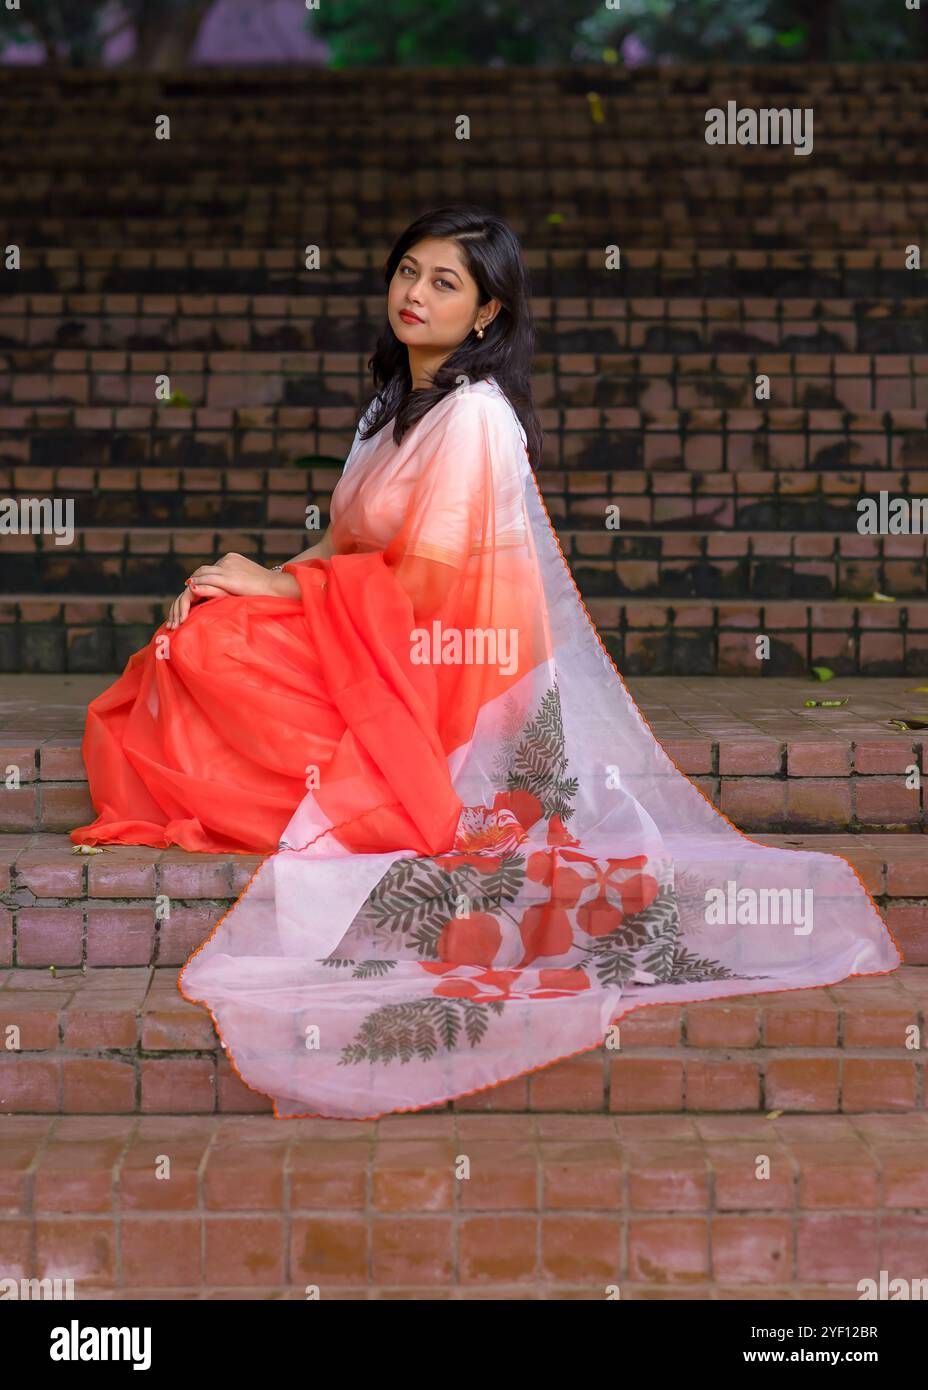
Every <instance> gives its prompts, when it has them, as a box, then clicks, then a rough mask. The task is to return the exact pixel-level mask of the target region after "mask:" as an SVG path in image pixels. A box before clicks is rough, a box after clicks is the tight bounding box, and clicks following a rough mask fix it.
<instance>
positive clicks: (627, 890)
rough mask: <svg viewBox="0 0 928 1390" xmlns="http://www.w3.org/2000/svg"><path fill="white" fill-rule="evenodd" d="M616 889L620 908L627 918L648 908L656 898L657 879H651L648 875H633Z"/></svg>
mask: <svg viewBox="0 0 928 1390" xmlns="http://www.w3.org/2000/svg"><path fill="white" fill-rule="evenodd" d="M618 887H619V896H620V897H621V899H622V906H623V907H624V909H625V913H626V916H628V917H631V916H632V915H633V913H635V912H641V911H642V910H643V909H644V908H646V907H650V906H651V904H652V903H653V901H654V899H655V898H656V897H657V890H658V883H657V879H656V878H652V877H651V875H650V874H633V875H632V877H631V878H627V879H626V880H625V882H624V883H620V884H619V885H618Z"/></svg>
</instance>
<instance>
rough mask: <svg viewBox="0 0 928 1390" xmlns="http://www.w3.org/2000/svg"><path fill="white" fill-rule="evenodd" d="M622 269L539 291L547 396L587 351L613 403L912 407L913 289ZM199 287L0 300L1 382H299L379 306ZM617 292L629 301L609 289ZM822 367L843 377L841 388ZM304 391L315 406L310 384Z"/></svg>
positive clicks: (346, 288) (339, 284)
mask: <svg viewBox="0 0 928 1390" xmlns="http://www.w3.org/2000/svg"><path fill="white" fill-rule="evenodd" d="M23 273H24V274H28V273H29V272H28V270H27V271H24V272H23ZM630 274H631V273H630V272H629V275H625V276H624V277H623V273H622V272H617V273H615V275H613V276H612V278H610V280H609V281H608V285H607V284H606V283H605V282H604V281H603V280H602V278H601V280H600V283H599V285H593V284H591V285H590V287H589V291H588V293H589V300H588V302H586V303H584V302H583V301H580V302H579V303H578V299H577V296H579V294H581V293H582V287H577V292H576V294H575V295H574V296H568V295H566V294H565V292H564V290H563V288H561V289H560V291H559V292H558V293H557V294H551V295H548V296H545V297H544V298H539V297H537V293H536V298H534V299H533V315H534V317H535V320H536V330H537V342H536V355H537V356H539V357H543V356H545V355H554V354H560V355H562V356H564V357H566V358H567V359H568V364H567V365H566V366H565V368H564V369H562V370H561V371H560V372H559V378H560V377H564V376H566V377H568V380H567V381H566V382H565V383H564V388H563V390H560V391H559V394H558V395H557V396H555V395H554V394H553V393H552V399H559V400H560V401H565V400H566V401H568V402H569V401H570V389H571V388H570V381H569V377H570V375H571V374H572V371H573V370H576V369H572V368H571V367H570V365H569V363H570V360H571V358H572V357H575V356H576V355H577V354H579V353H585V354H595V356H596V358H597V360H598V361H599V363H600V364H601V369H602V371H603V372H604V373H607V374H609V375H610V376H613V377H616V378H618V380H616V381H610V380H609V379H608V376H607V380H606V381H605V382H604V383H603V384H602V385H601V386H598V388H597V395H598V398H599V400H600V401H601V402H603V403H609V404H615V405H636V404H639V403H640V404H642V405H646V406H649V407H653V408H656V409H663V408H669V407H670V406H671V405H672V404H673V403H674V402H673V401H672V400H669V399H667V398H666V397H661V396H660V395H659V394H658V392H657V390H656V388H657V387H658V386H660V385H664V386H666V387H667V390H668V392H669V391H670V390H671V387H675V388H676V393H677V395H682V396H683V399H682V400H680V401H679V404H680V405H684V406H694V407H699V406H702V405H705V404H706V403H707V401H706V397H707V395H708V394H709V392H710V391H712V390H715V391H716V392H717V394H719V395H721V396H724V398H725V399H723V400H721V401H720V402H719V404H720V405H741V406H744V407H749V406H752V405H753V404H754V395H753V392H754V381H753V378H754V376H755V375H756V374H757V373H758V372H766V373H768V374H769V375H771V376H772V377H773V378H774V380H773V384H772V391H773V399H774V402H775V403H778V404H780V405H784V404H785V405H793V404H796V405H802V404H807V405H809V406H815V405H817V404H818V403H819V402H818V400H817V399H816V398H817V397H818V396H822V395H824V396H825V397H826V408H830V407H831V399H830V398H831V397H833V396H836V395H837V394H838V393H839V391H842V394H843V397H844V399H842V400H841V401H839V406H845V407H846V408H848V409H863V410H866V409H882V408H891V407H893V406H897V405H898V406H902V407H903V408H905V407H907V406H909V405H910V404H911V405H912V406H917V405H920V404H924V402H923V400H922V399H921V396H920V394H919V386H920V384H921V382H922V379H923V376H924V369H923V368H922V369H921V370H918V369H917V368H916V369H914V370H912V371H911V376H912V377H913V378H914V379H913V380H912V381H911V383H910V384H909V389H908V398H907V399H906V400H900V399H898V397H900V396H901V395H902V394H903V392H902V388H901V386H900V384H899V382H898V380H896V378H898V377H900V376H903V377H905V376H908V375H909V374H910V366H909V363H908V360H907V359H908V358H909V357H910V356H911V355H914V356H915V357H916V359H918V358H919V357H924V355H925V350H926V347H928V324H926V316H928V310H926V303H928V301H926V300H925V298H916V297H912V296H911V294H910V293H909V292H908V291H904V290H903V291H902V292H901V293H899V294H897V295H896V296H895V297H889V296H888V295H883V296H881V297H880V298H877V299H862V298H861V299H839V298H837V297H836V296H835V297H829V298H824V297H817V296H816V297H805V298H802V297H800V293H799V291H800V287H799V286H797V285H795V284H793V285H792V286H791V287H790V291H791V292H790V293H789V294H788V297H785V298H784V299H781V300H775V299H766V298H764V299H762V298H760V297H759V295H752V296H750V297H745V298H740V299H739V298H735V297H734V296H733V295H730V296H726V297H724V298H715V299H711V298H706V299H703V298H695V297H691V296H690V295H689V294H688V293H687V290H686V289H685V288H684V287H681V288H680V289H679V290H678V291H677V294H676V295H675V296H673V297H672V298H639V297H637V294H636V291H635V288H634V285H633V284H632V283H631V282H630ZM206 281H207V283H206V286H200V292H199V293H196V294H189V295H180V296H178V295H176V294H160V295H159V294H151V293H149V294H145V293H142V294H138V295H135V294H128V293H121V294H117V293H111V294H106V295H92V294H77V293H69V294H58V295H55V294H52V293H45V294H38V293H36V294H26V293H23V294H19V295H16V296H9V297H8V298H7V299H6V300H5V301H4V302H3V304H2V305H0V309H2V312H0V345H2V346H3V348H4V349H5V350H6V351H5V363H4V365H5V368H6V370H7V371H8V372H9V373H10V374H11V375H10V377H9V378H5V379H3V380H2V382H0V384H2V385H3V388H4V394H7V393H8V392H12V396H13V399H14V400H18V399H21V398H22V397H23V394H24V391H25V389H26V386H25V385H24V383H23V378H24V377H26V378H27V379H28V380H31V379H32V378H33V377H34V376H35V374H37V373H43V372H44V373H52V374H56V373H60V374H62V375H70V374H73V373H77V372H93V373H95V374H97V375H101V376H103V377H104V378H107V379H108V378H109V377H110V376H113V375H115V374H122V375H125V376H127V377H129V376H131V374H132V373H133V372H136V373H139V374H144V373H148V374H150V375H153V374H154V373H155V372H163V371H173V372H174V373H175V374H177V373H183V374H184V375H185V377H187V376H195V375H196V374H198V373H199V374H202V373H203V372H204V371H209V372H210V373H212V374H232V373H240V374H242V375H244V376H249V375H252V374H259V375H261V374H266V373H270V372H283V373H288V374H289V375H290V377H291V378H295V380H296V382H297V383H299V381H300V380H301V379H303V378H305V377H306V375H307V370H308V366H309V364H308V363H307V358H306V354H310V355H311V356H310V362H311V361H312V358H313V357H317V356H319V357H321V356H322V355H323V354H326V355H328V356H330V357H333V358H334V357H337V356H338V355H339V354H343V355H344V354H345V353H346V352H348V351H350V350H351V349H352V347H353V346H354V347H356V349H357V350H359V351H360V350H362V344H363V342H364V341H366V340H369V339H370V337H371V335H372V334H373V333H375V332H376V330H377V327H378V326H379V323H380V321H381V320H382V318H383V313H384V306H383V293H382V291H381V293H380V294H377V293H376V291H374V290H373V287H371V291H373V292H371V291H368V292H367V293H366V294H365V292H364V286H362V285H361V284H359V282H358V279H357V276H355V275H352V277H351V280H348V279H346V278H345V277H342V279H341V280H339V279H338V278H337V277H333V278H332V280H331V281H330V282H329V283H326V284H320V282H319V280H318V278H314V279H313V280H312V282H311V283H309V284H306V283H304V284H303V285H302V287H301V288H300V289H299V290H298V291H286V292H285V290H284V289H283V288H280V289H278V290H277V292H276V293H271V294H268V295H261V294H258V293H253V294H251V295H246V294H242V295H222V294H209V293H206V292H205V290H206V289H208V288H209V277H208V276H207V277H206ZM23 288H24V287H23ZM625 288H627V289H628V295H627V297H622V291H623V289H625ZM607 292H608V293H607ZM903 296H904V297H903ZM594 305H595V307H594ZM662 363H663V364H664V365H663V366H662V365H661V364H662ZM873 368H876V369H877V370H876V372H874V371H873V370H872V369H873ZM836 369H841V370H840V371H836ZM342 370H344V369H342ZM830 372H832V373H835V375H839V376H840V377H841V378H843V377H845V376H846V377H848V378H849V383H850V384H849V383H847V382H843V381H837V380H835V379H834V377H833V376H832V375H829V373H830ZM816 373H818V375H815V374H816ZM329 375H330V373H329V371H328V369H327V371H326V378H327V379H328V378H329ZM353 375H354V379H355V380H356V379H357V376H356V374H353ZM871 375H879V377H880V378H882V377H884V376H885V377H887V378H890V379H891V380H892V381H893V382H894V385H893V387H892V390H891V391H890V390H889V388H888V386H887V383H886V382H884V381H883V380H882V379H881V380H879V381H874V382H872V383H871V382H870V381H868V380H867V378H868V377H869V376H871ZM807 376H808V377H809V378H810V379H809V381H808V383H807V381H806V377H807ZM795 377H798V378H799V381H798V382H796V383H795V385H794V384H793V381H792V378H795ZM861 377H863V378H864V383H863V384H862V383H861V380H860V378H861ZM677 378H685V379H683V380H679V381H678V380H677ZM745 378H750V379H749V380H748V381H747V382H745ZM28 380H27V384H28ZM348 384H349V385H350V386H353V384H354V382H353V381H351V382H349V383H348ZM540 386H541V387H542V389H543V383H540ZM864 387H865V388H866V389H864ZM842 388H843V390H842ZM649 392H650V393H651V394H650V397H649V396H648V393H649ZM317 395H318V398H320V399H324V396H323V395H322V392H321V391H319V392H318V393H317ZM805 396H810V397H811V399H809V400H805V399H804V397H805ZM890 396H892V397H893V398H892V399H888V398H887V397H890ZM797 397H798V398H797ZM578 403H583V400H582V398H581V400H580V401H579V402H578Z"/></svg>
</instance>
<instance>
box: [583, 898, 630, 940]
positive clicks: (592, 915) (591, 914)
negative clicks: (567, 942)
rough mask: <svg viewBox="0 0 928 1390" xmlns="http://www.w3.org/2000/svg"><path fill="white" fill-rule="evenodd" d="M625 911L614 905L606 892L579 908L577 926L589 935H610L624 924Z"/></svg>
mask: <svg viewBox="0 0 928 1390" xmlns="http://www.w3.org/2000/svg"><path fill="white" fill-rule="evenodd" d="M624 917H625V913H624V912H622V911H621V910H620V909H619V908H617V907H614V906H613V905H612V903H611V902H610V901H609V899H608V898H607V897H606V895H605V893H600V895H599V897H597V898H593V899H592V900H591V901H590V902H588V903H583V905H582V906H581V907H578V908H577V926H578V927H581V928H582V929H583V931H585V932H586V934H587V936H608V935H609V933H610V932H611V931H615V929H616V927H620V926H621V925H622V921H623V919H624Z"/></svg>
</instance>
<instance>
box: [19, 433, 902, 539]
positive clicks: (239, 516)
mask: <svg viewBox="0 0 928 1390" xmlns="http://www.w3.org/2000/svg"><path fill="white" fill-rule="evenodd" d="M82 442H86V436H85V439H84V441H80V440H77V439H75V440H74V448H73V450H72V453H74V454H76V453H78V452H80V450H81V444H82ZM54 443H55V448H56V449H58V448H59V447H60V449H61V451H62V452H64V441H63V440H61V441H60V442H59V441H58V440H55V441H54ZM2 448H3V446H2V443H0V452H2ZM35 452H36V453H38V452H39V451H38V450H36V451H35ZM340 472H341V470H340V469H339V468H338V467H324V466H320V467H316V466H314V465H313V464H312V463H309V462H307V463H306V464H304V465H302V466H299V465H297V466H295V465H291V466H289V467H282V468H268V467H265V468H260V467H256V468H244V467H243V468H163V467H157V466H152V467H129V468H123V467H120V466H118V465H112V466H109V467H105V466H104V467H95V466H94V465H93V464H92V463H90V462H88V464H87V465H86V466H85V467H70V466H63V467H57V468H56V467H54V466H53V465H49V466H48V467H42V466H37V465H36V464H34V463H32V464H28V465H22V466H18V467H17V466H7V467H3V466H0V487H2V488H4V489H5V495H6V496H8V497H12V496H19V497H22V498H26V497H35V496H36V494H37V493H39V494H41V495H45V496H48V495H51V496H52V497H54V496H56V495H57V496H59V497H61V498H71V499H73V501H74V506H75V515H76V516H78V517H80V519H81V522H82V525H83V526H84V527H85V528H86V527H89V528H97V527H111V526H118V525H124V526H139V527H143V528H144V527H149V526H159V527H160V526H168V525H170V524H172V523H173V524H174V525H175V526H187V527H195V528H198V529H200V530H202V529H203V528H204V527H206V526H212V527H218V526H223V527H225V528H232V529H240V528H247V527H257V528H261V529H263V528H273V527H275V526H278V525H280V524H288V523H289V524H290V525H294V524H296V525H299V524H301V523H302V522H303V519H304V517H305V508H306V505H307V503H308V502H313V503H316V504H317V505H318V506H319V507H320V510H321V517H320V524H321V525H322V526H325V525H326V524H327V522H328V517H329V507H330V502H331V497H332V492H333V490H334V486H335V484H336V483H337V481H338V477H339V476H340ZM536 477H537V480H538V486H539V488H540V489H541V492H542V495H543V497H544V499H545V506H546V507H547V509H548V513H549V515H550V516H551V519H552V521H553V522H554V523H555V524H556V525H557V526H558V528H559V530H561V529H564V528H568V527H570V526H571V525H573V526H574V527H581V526H584V525H586V526H587V528H589V523H590V521H600V522H601V521H602V519H603V517H604V516H605V507H606V505H607V504H610V505H613V506H618V508H619V517H620V524H621V530H622V531H623V532H626V533H628V532H638V531H649V530H655V531H677V530H684V531H687V530H700V531H719V530H725V531H733V530H740V529H743V530H751V531H760V532H769V531H791V532H797V531H798V532H803V533H805V532H814V531H830V532H835V531H841V532H849V531H855V532H856V529H857V523H858V519H859V517H860V515H861V513H860V511H859V509H858V502H859V501H860V500H862V499H865V498H866V499H873V500H874V501H876V502H878V501H879V494H880V492H886V493H887V495H888V496H889V497H891V498H893V499H896V498H903V499H906V500H907V501H909V502H911V501H912V500H913V499H915V498H922V497H925V496H926V495H928V470H924V469H922V470H916V469H912V470H911V471H910V472H895V471H889V470H887V471H885V472H883V473H880V472H873V473H871V472H868V471H867V470H864V469H848V470H844V469H842V470H841V472H840V473H839V472H813V471H806V472H787V471H786V470H777V471H773V470H771V471H768V472H750V473H749V472H743V473H741V472H735V473H723V472H715V473H693V472H683V471H674V472H660V471H657V472H653V471H652V472H647V471H645V470H644V469H637V470H622V471H617V472H612V471H610V470H609V469H607V468H602V469H593V468H588V469H587V468H583V469H581V468H574V467H570V468H563V469H557V470H554V469H539V470H538V471H537V473H536ZM913 515H917V514H915V513H913ZM894 539H895V538H894V537H890V536H887V537H886V540H894ZM884 548H885V545H884Z"/></svg>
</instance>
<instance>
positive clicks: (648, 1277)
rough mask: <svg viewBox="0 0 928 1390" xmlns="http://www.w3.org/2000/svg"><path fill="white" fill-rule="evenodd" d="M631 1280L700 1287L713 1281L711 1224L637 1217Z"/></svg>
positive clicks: (632, 1225)
mask: <svg viewBox="0 0 928 1390" xmlns="http://www.w3.org/2000/svg"><path fill="white" fill-rule="evenodd" d="M628 1272H629V1277H630V1278H632V1279H635V1280H641V1281H642V1282H646V1283H649V1284H689V1283H699V1282H701V1281H702V1280H704V1279H707V1278H708V1277H709V1223H708V1221H706V1220H704V1219H699V1218H697V1217H685V1218H680V1217H673V1218H665V1219H663V1220H657V1219H651V1220H648V1219H642V1218H638V1217H633V1218H632V1219H631V1220H630V1221H629V1224H628Z"/></svg>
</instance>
